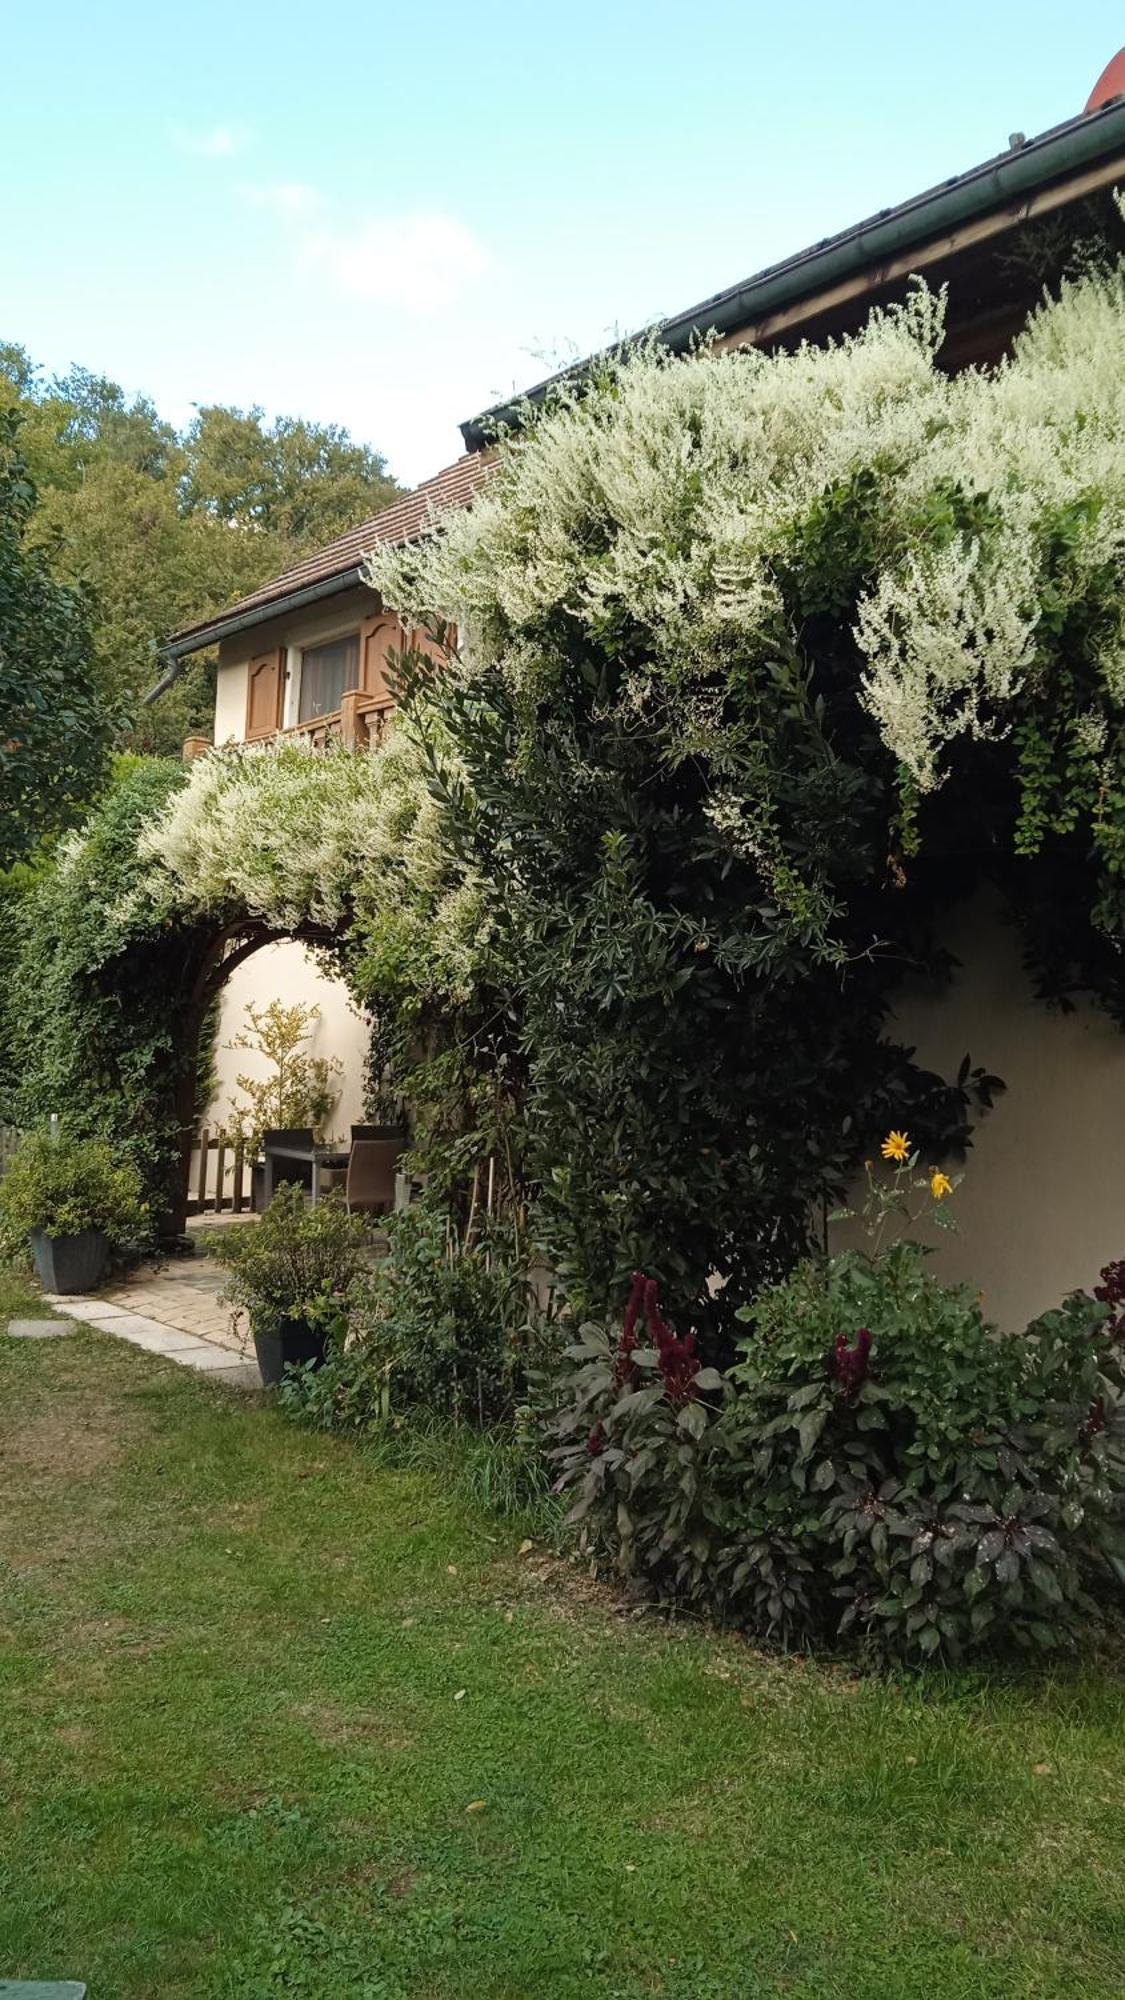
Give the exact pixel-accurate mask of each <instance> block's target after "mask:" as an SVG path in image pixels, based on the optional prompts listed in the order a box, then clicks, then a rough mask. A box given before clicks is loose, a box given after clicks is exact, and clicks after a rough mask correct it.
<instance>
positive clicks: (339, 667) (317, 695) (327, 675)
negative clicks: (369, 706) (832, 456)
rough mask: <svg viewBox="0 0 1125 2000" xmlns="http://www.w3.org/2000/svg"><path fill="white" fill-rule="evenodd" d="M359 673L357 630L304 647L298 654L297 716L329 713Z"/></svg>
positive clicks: (308, 718) (304, 720) (336, 706)
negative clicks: (298, 697) (299, 673)
mask: <svg viewBox="0 0 1125 2000" xmlns="http://www.w3.org/2000/svg"><path fill="white" fill-rule="evenodd" d="M358 674H359V633H358V632H353V633H352V634H351V636H350V638H347V639H333V640H332V642H331V644H330V645H328V646H307V647H306V648H305V651H304V652H303V653H302V654H301V701H300V707H299V710H298V719H299V720H300V721H301V722H308V721H310V720H311V719H312V717H313V716H314V715H331V714H332V712H333V710H334V709H337V708H339V706H340V701H341V699H342V697H343V696H344V694H346V692H347V690H348V689H349V688H353V687H355V686H356V682H357V676H358Z"/></svg>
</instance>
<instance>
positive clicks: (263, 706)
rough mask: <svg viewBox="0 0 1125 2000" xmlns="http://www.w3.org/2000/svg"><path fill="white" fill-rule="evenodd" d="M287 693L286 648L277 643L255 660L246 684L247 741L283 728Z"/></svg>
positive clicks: (269, 734) (251, 663) (251, 664)
mask: <svg viewBox="0 0 1125 2000" xmlns="http://www.w3.org/2000/svg"><path fill="white" fill-rule="evenodd" d="M284 695H285V648H284V646H275V647H274V649H273V651H272V652H270V653H260V654H259V655H258V657H257V659H256V660H251V662H250V671H249V675H248V678H247V684H246V741H247V742H248V743H251V742H253V741H254V739H255V738H257V737H262V736H272V735H273V734H274V732H275V730H278V729H280V728H281V714H282V702H283V699H284Z"/></svg>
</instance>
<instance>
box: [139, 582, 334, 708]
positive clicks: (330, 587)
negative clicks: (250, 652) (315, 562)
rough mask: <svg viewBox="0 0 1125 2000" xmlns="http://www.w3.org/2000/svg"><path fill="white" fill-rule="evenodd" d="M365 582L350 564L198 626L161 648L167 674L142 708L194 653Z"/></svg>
mask: <svg viewBox="0 0 1125 2000" xmlns="http://www.w3.org/2000/svg"><path fill="white" fill-rule="evenodd" d="M362 582H363V574H362V571H361V569H360V567H359V565H358V563H354V562H353V563H349V564H348V567H347V569H341V570H337V571H336V573H335V575H333V576H323V577H321V579H320V581H319V582H318V583H307V584H305V585H304V586H303V588H302V589H300V590H287V591H284V592H283V593H282V594H281V595H280V596H279V597H271V598H268V599H267V601H266V602H265V603H264V604H255V605H253V606H252V607H251V608H250V610H249V611H235V612H232V613H231V614H230V616H229V617H227V618H216V619H215V621H214V623H213V624H211V625H197V626H195V627H194V628H193V630H192V631H190V632H186V633H181V634H180V635H179V637H177V638H175V639H170V640H169V641H168V644H167V645H166V646H161V648H160V659H161V662H162V663H163V664H164V669H165V670H164V672H163V673H162V675H161V676H160V679H159V680H158V681H157V683H156V686H155V687H151V688H150V689H149V691H148V693H147V694H146V695H145V696H144V698H143V700H142V702H141V707H142V708H151V706H152V704H153V702H154V701H159V700H160V697H161V695H162V694H167V692H168V689H169V688H170V687H172V686H174V684H175V682H176V681H178V680H179V678H180V675H181V674H182V673H183V671H184V666H185V663H186V661H187V660H188V658H189V657H190V655H191V654H192V653H200V652H202V651H203V648H204V647H205V646H217V645H218V643H219V641H220V639H233V638H235V637H236V636H237V634H238V633H239V632H249V631H251V630H252V629H253V627H254V626H255V625H267V624H268V623H269V621H270V619H271V618H280V617H282V616H285V617H288V615H289V613H290V612H291V611H299V610H300V609H301V607H302V605H304V604H316V603H317V602H318V600H319V599H320V598H322V597H335V596H336V593H337V592H338V591H341V590H350V589H351V588H352V587H353V585H355V584H357V583H362Z"/></svg>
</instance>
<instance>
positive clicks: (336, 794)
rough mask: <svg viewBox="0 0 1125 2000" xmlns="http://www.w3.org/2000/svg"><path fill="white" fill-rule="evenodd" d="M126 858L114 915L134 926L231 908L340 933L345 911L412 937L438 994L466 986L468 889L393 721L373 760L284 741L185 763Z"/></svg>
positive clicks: (280, 924)
mask: <svg viewBox="0 0 1125 2000" xmlns="http://www.w3.org/2000/svg"><path fill="white" fill-rule="evenodd" d="M450 761H452V759H451V758H450ZM139 853H140V857H141V859H142V861H144V862H146V863H147V864H148V865H147V869H146V873H145V876H144V878H143V881H142V883H141V885H140V887H139V888H137V889H135V890H134V891H133V892H132V898H131V902H132V908H131V911H130V912H129V913H121V914H122V915H125V914H128V915H130V916H131V917H132V918H133V919H134V920H135V919H138V918H140V919H144V920H147V921H149V922H153V921H155V922H164V921H174V920H179V919H182V918H184V917H187V918H193V917H203V916H222V915H223V914H225V913H226V912H228V911H234V912H237V913H239V914H240V915H241V914H247V915H250V916H254V917H259V918H261V919H262V920H263V921H264V922H265V923H267V924H269V925H270V926H271V927H274V928H276V929H278V930H279V931H291V930H293V929H295V928H297V927H298V926H299V925H301V924H302V923H305V922H311V923H314V924H320V925H324V926H326V927H329V928H332V927H338V926H341V925H346V924H348V923H350V921H351V919H352V916H353V913H354V912H355V911H356V910H357V909H358V910H360V911H361V912H363V913H364V914H365V915H366V916H367V917H368V918H371V917H374V918H376V919H382V918H388V917H389V918H391V919H392V920H393V921H394V922H396V923H397V924H398V925H399V926H400V927H403V926H405V927H406V928H408V929H410V928H416V929H417V931H418V932H419V934H420V936H422V937H424V940H425V953H424V963H425V965H426V966H427V967H429V968H430V970H431V971H432V972H433V973H434V975H435V979H436V982H437V983H438V984H440V985H441V987H442V989H443V990H444V991H445V992H446V993H447V994H448V995H449V996H450V997H454V998H456V997H457V996H458V995H459V994H462V993H465V992H467V991H468V990H469V989H470V988H471V985H472V976H473V963H474V954H475V952H476V950H477V949H478V948H479V946H480V944H481V942H482V938H481V912H480V907H479V901H480V899H479V895H478V892H477V885H476V884H474V883H473V882H472V881H470V880H468V879H467V878H466V877H465V876H464V874H463V872H462V871H455V870H452V869H451V865H450V858H449V854H448V850H447V848H446V847H445V845H444V843H443V841H442V839H441V835H440V824H439V812H438V808H437V806H436V805H435V803H434V801H433V798H432V796H431V794H430V792H429V790H428V788H427V784H426V779H425V772H424V768H423V763H422V758H421V754H420V750H419V746H418V743H417V741H416V739H415V738H414V737H413V735H412V734H411V731H410V728H409V725H408V724H406V723H405V722H402V723H400V724H399V726H398V728H396V729H395V730H394V732H393V733H392V734H391V736H390V737H389V739H388V741H387V743H386V744H385V745H384V746H383V747H381V748H380V749H378V750H375V751H353V750H345V749H343V748H329V749H327V750H313V749H311V748H310V747H309V746H308V745H306V744H305V743H303V742H293V741H291V742H287V743H280V744H266V745H253V746H249V747H237V748H231V749H226V750H217V751H213V752H212V753H211V754H210V755H209V756H207V757H203V758H200V759H199V760H198V761H197V762H196V763H194V764H193V765H192V767H191V772H190V775H189V778H188V781H187V783H186V784H185V785H184V786H183V787H182V788H181V789H180V790H179V791H178V792H177V793H175V794H174V796H173V797H172V799H171V801H170V804H169V806H168V808H167V809H166V811H165V812H164V814H163V815H162V816H161V818H160V819H159V820H157V821H156V822H155V823H154V824H153V825H152V826H150V827H148V828H147V829H146V831H145V832H144V834H143V835H142V836H141V840H140V842H139Z"/></svg>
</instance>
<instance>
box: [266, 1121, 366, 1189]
mask: <svg viewBox="0 0 1125 2000" xmlns="http://www.w3.org/2000/svg"><path fill="white" fill-rule="evenodd" d="M262 1152H263V1154H264V1155H265V1163H266V1169H265V1202H266V1206H267V1208H268V1206H269V1204H270V1202H271V1201H272V1200H273V1187H274V1179H275V1171H274V1170H275V1167H276V1164H277V1162H278V1161H279V1160H280V1161H282V1162H283V1163H284V1162H285V1161H287V1160H294V1161H298V1162H299V1163H300V1164H301V1165H302V1166H307V1167H308V1168H309V1169H310V1181H311V1187H312V1204H313V1207H314V1208H315V1207H316V1204H317V1202H318V1201H319V1200H320V1176H321V1172H322V1170H323V1169H324V1168H325V1167H346V1166H347V1165H348V1162H349V1159H350V1157H351V1156H350V1153H349V1151H348V1149H347V1148H346V1147H344V1148H341V1147H339V1146H318V1145H317V1144H316V1141H315V1139H314V1137H313V1132H312V1127H311V1126H307V1127H302V1126H299V1125H295V1126H291V1127H289V1128H285V1127H282V1126H279V1127H278V1128H277V1129H276V1130H274V1131H272V1132H264V1133H263V1134H262ZM282 1178H284V1176H282Z"/></svg>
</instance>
